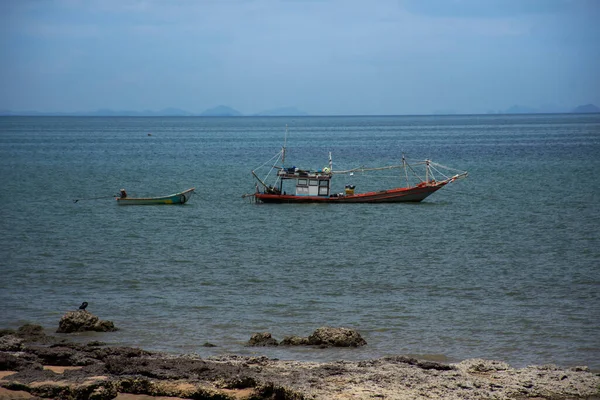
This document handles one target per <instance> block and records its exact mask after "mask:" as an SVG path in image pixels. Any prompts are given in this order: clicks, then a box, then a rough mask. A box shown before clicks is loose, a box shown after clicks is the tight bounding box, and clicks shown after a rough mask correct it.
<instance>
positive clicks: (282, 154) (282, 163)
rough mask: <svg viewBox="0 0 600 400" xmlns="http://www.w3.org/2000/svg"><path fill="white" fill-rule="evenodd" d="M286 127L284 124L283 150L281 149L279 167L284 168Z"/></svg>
mask: <svg viewBox="0 0 600 400" xmlns="http://www.w3.org/2000/svg"><path fill="white" fill-rule="evenodd" d="M287 135H288V126H287V124H285V136H284V137H283V148H282V149H281V166H282V167H285V148H286V146H287Z"/></svg>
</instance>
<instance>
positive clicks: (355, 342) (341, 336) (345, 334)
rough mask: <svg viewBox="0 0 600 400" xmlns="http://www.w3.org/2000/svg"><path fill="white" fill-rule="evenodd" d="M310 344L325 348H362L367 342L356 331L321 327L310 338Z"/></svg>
mask: <svg viewBox="0 0 600 400" xmlns="http://www.w3.org/2000/svg"><path fill="white" fill-rule="evenodd" d="M308 343H309V344H310V345H314V346H323V347H360V346H364V345H366V344H367V342H366V341H365V340H364V339H363V338H362V337H361V336H360V333H358V332H357V331H356V330H354V329H349V328H332V327H328V326H325V327H321V328H319V329H317V330H316V331H314V332H313V333H312V335H310V336H309V337H308Z"/></svg>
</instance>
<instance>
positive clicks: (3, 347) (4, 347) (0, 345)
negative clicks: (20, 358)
mask: <svg viewBox="0 0 600 400" xmlns="http://www.w3.org/2000/svg"><path fill="white" fill-rule="evenodd" d="M24 341H25V340H23V339H21V338H18V337H17V336H16V335H5V336H0V351H21V350H23V348H24V345H23V342H24Z"/></svg>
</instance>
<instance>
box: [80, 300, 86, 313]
mask: <svg viewBox="0 0 600 400" xmlns="http://www.w3.org/2000/svg"><path fill="white" fill-rule="evenodd" d="M87 306H88V305H87V301H84V302H83V303H81V305H80V306H79V309H80V310H84V311H85V308H86V307H87Z"/></svg>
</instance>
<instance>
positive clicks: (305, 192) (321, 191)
mask: <svg viewBox="0 0 600 400" xmlns="http://www.w3.org/2000/svg"><path fill="white" fill-rule="evenodd" d="M277 175H278V176H279V178H280V179H281V183H282V186H283V181H284V180H292V181H295V195H296V196H329V191H330V185H331V173H329V171H304V170H300V169H298V168H295V167H292V168H283V169H281V170H279V171H278V172H277Z"/></svg>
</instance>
